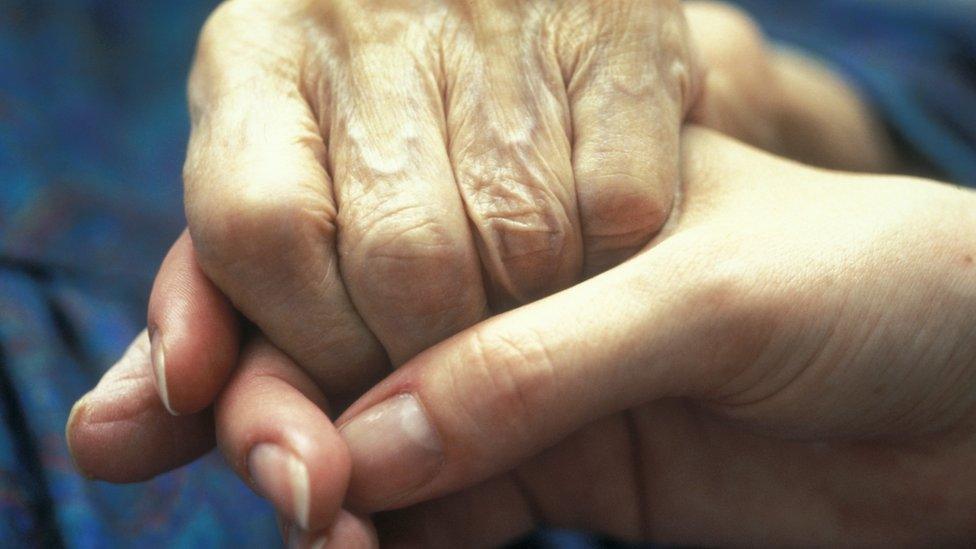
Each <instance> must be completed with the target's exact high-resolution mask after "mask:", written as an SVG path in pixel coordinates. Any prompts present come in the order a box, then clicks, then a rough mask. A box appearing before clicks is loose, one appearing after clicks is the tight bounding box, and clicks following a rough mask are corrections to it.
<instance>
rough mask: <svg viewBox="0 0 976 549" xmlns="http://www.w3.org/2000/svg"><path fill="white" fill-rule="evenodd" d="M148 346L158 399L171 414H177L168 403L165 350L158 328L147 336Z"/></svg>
mask: <svg viewBox="0 0 976 549" xmlns="http://www.w3.org/2000/svg"><path fill="white" fill-rule="evenodd" d="M149 347H150V349H151V352H150V355H151V356H152V368H153V377H154V378H155V379H156V392H158V393H159V400H162V401H163V407H165V408H166V411H167V412H169V413H170V414H172V415H174V416H175V415H178V414H177V413H176V412H175V411H173V407H172V406H170V405H169V386H168V385H166V351H165V350H164V349H163V335H162V334H161V333H160V332H159V330H154V331H153V334H152V337H151V338H149Z"/></svg>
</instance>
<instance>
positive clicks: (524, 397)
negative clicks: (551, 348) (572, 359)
mask: <svg viewBox="0 0 976 549" xmlns="http://www.w3.org/2000/svg"><path fill="white" fill-rule="evenodd" d="M468 342H469V344H468V346H467V347H466V348H465V349H464V351H463V355H464V356H463V357H462V363H463V364H464V371H463V372H458V376H459V377H462V378H464V379H468V380H470V381H469V382H470V383H472V386H471V387H470V389H471V390H470V391H465V394H469V395H472V399H471V400H470V404H471V405H472V408H471V410H472V414H478V415H479V416H482V417H481V418H480V421H483V420H484V417H483V415H484V414H486V413H487V414H488V416H489V417H488V421H489V422H490V423H491V424H494V425H496V426H500V427H502V428H503V429H504V430H505V432H507V433H511V434H512V436H515V437H522V438H524V439H528V438H529V437H530V436H531V434H530V433H528V432H527V431H526V426H527V424H528V423H529V422H526V421H525V419H526V418H529V417H533V415H535V414H537V413H539V412H540V410H541V408H542V407H543V406H545V403H546V399H547V397H548V396H549V395H550V394H551V391H552V388H553V386H554V378H555V375H556V369H555V365H554V363H553V362H552V358H551V356H550V354H549V352H548V351H547V349H546V347H545V345H544V344H543V342H542V341H541V338H539V337H538V336H537V335H536V334H535V333H534V332H532V331H528V330H523V331H522V332H519V333H518V334H517V335H516V334H502V333H498V332H491V331H489V330H486V329H476V331H474V332H473V334H472V337H471V338H470V339H469V340H468ZM475 419H479V418H475ZM476 423H477V422H476Z"/></svg>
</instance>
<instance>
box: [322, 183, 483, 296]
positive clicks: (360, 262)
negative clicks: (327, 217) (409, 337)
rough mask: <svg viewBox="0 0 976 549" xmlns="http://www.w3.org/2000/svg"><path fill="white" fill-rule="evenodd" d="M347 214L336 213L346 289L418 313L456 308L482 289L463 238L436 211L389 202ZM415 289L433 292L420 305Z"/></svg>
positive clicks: (470, 253)
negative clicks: (406, 304)
mask: <svg viewBox="0 0 976 549" xmlns="http://www.w3.org/2000/svg"><path fill="white" fill-rule="evenodd" d="M397 202H399V203H397ZM347 212H349V210H343V211H342V212H340V219H339V226H340V228H341V238H340V243H339V244H340V246H339V252H340V257H341V259H342V261H343V265H344V269H347V270H350V269H351V273H352V276H351V277H350V278H351V280H350V283H352V284H360V285H362V286H363V287H365V288H367V289H368V291H369V292H370V293H372V294H374V295H376V294H380V295H382V296H383V297H384V298H389V299H393V300H396V301H397V302H400V301H401V300H403V299H404V298H409V301H410V302H411V303H417V302H421V303H422V304H423V307H422V309H423V310H421V311H415V312H416V313H433V312H438V311H439V310H443V309H447V308H450V307H452V306H455V305H458V304H459V303H458V299H459V298H460V296H461V295H463V294H464V293H465V292H467V291H468V290H469V289H470V288H471V287H472V286H473V285H478V284H479V283H480V281H479V280H478V279H477V276H476V275H477V271H476V269H475V268H474V265H475V259H474V257H473V250H471V249H470V248H469V246H468V245H467V242H466V241H465V238H464V237H465V234H464V233H460V232H458V231H452V230H451V229H450V227H449V226H448V225H447V224H446V223H445V222H444V221H443V219H444V217H445V216H444V215H443V212H441V211H439V210H438V209H437V208H433V207H429V206H426V205H422V204H415V203H408V204H404V203H403V202H402V201H395V200H387V201H384V202H383V205H382V206H380V207H377V208H373V209H372V211H369V212H364V211H362V210H360V209H358V208H356V209H354V210H353V211H352V213H347ZM391 281H392V283H391ZM418 287H423V288H437V291H436V292H425V293H424V295H423V296H422V298H421V299H418V292H417V288H418ZM452 304H453V305H452Z"/></svg>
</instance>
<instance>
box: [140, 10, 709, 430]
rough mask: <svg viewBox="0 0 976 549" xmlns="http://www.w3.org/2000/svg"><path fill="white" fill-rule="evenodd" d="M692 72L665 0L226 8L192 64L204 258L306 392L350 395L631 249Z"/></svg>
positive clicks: (676, 16)
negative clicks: (291, 364) (311, 388)
mask: <svg viewBox="0 0 976 549" xmlns="http://www.w3.org/2000/svg"><path fill="white" fill-rule="evenodd" d="M699 80H700V74H699V69H698V66H697V65H696V60H695V58H694V56H693V54H692V52H691V49H690V46H689V37H688V32H687V27H686V23H685V20H684V17H683V14H682V10H681V5H680V3H679V2H677V1H673V0H670V1H665V0H655V1H651V2H648V1H636V0H635V1H621V2H602V1H588V0H576V1H571V2H557V1H553V0H532V1H506V2H498V1H478V0H429V1H411V2H405V1H383V2H379V1H370V0H329V1H321V0H315V1H311V0H290V1H283V2H272V3H268V2H262V1H255V0H234V1H231V2H227V3H225V4H224V5H222V6H221V7H220V8H218V10H217V11H216V12H215V13H214V15H213V16H212V17H211V19H210V20H209V22H208V23H207V24H206V26H205V28H204V30H203V32H202V35H201V38H200V43H199V48H198V53H197V58H196V62H195V65H194V68H193V71H192V75H191V78H190V105H191V114H192V119H193V131H192V136H191V139H190V146H189V152H188V158H187V162H186V167H185V177H184V179H185V185H186V212H187V219H188V222H189V229H190V233H191V234H192V236H193V242H194V245H195V247H196V250H197V253H198V256H199V260H200V264H201V265H202V267H203V270H204V272H205V273H206V274H207V275H208V276H209V277H210V278H211V279H212V280H213V281H214V282H215V283H216V285H217V286H218V287H219V288H220V289H221V290H222V291H223V292H224V293H225V294H226V295H227V296H228V297H229V298H230V299H231V301H232V302H233V304H234V306H235V307H236V308H237V309H239V310H240V311H241V312H242V313H243V314H244V315H245V316H246V317H247V318H248V319H250V320H251V321H253V322H254V323H255V324H256V325H257V326H258V327H259V328H260V329H261V331H262V332H263V333H264V334H265V335H266V336H267V337H268V338H269V339H270V340H271V341H272V342H273V343H275V344H276V345H277V346H278V347H280V348H281V349H282V350H284V351H285V352H286V353H288V354H289V356H291V357H292V358H293V359H295V360H296V361H298V362H299V363H300V364H302V365H303V366H304V367H305V368H307V369H308V370H309V372H310V373H311V374H312V377H313V378H314V379H315V380H316V382H317V383H318V384H319V385H320V386H321V387H323V388H326V389H327V390H328V391H329V392H330V393H331V394H356V393H358V392H361V391H362V390H363V389H364V388H365V387H366V386H368V384H370V383H371V382H373V381H375V380H376V379H378V378H379V377H382V375H384V374H385V373H386V372H387V371H388V368H389V366H390V363H392V364H393V365H397V364H402V363H403V362H405V361H406V360H407V359H409V358H410V357H412V356H414V355H415V354H416V353H417V352H419V351H420V350H422V349H425V348H427V347H429V346H430V345H432V344H434V343H436V342H438V341H441V340H443V339H444V338H446V337H448V336H450V335H452V334H454V333H456V332H458V331H460V330H461V329H464V328H466V327H468V326H470V325H472V324H474V323H476V322H478V321H479V320H481V319H483V318H484V317H485V316H486V313H487V311H488V310H489V308H490V307H491V306H497V307H507V306H510V305H513V304H518V303H523V302H526V301H529V300H531V299H534V298H538V297H540V296H543V295H546V294H548V293H551V292H553V291H555V290H559V289H562V288H565V287H567V286H569V285H571V284H572V283H574V282H575V281H577V280H579V279H580V278H581V277H582V276H583V275H584V273H595V272H599V271H601V270H603V269H605V268H607V267H608V266H611V265H613V264H616V263H618V262H619V261H621V260H622V259H624V258H625V257H628V256H630V255H632V254H633V253H634V252H636V251H637V250H639V249H640V248H641V247H643V246H644V245H645V244H646V243H647V242H648V241H649V240H650V239H651V238H652V237H653V236H654V235H655V234H656V233H657V232H658V231H659V230H660V228H661V226H662V224H663V223H664V221H665V220H666V219H667V217H668V214H669V212H670V209H671V204H672V200H673V195H674V190H675V188H676V185H677V181H678V179H679V178H678V141H679V128H680V126H681V123H682V119H683V118H684V116H685V114H686V113H687V111H688V110H689V109H690V107H691V105H692V103H693V101H694V100H695V98H696V94H697V90H698V89H699ZM156 328H157V327H156V326H150V332H151V336H152V337H151V339H152V347H153V353H154V356H158V358H159V361H158V364H157V368H159V369H160V372H159V374H158V375H159V379H160V380H161V382H162V383H164V384H165V383H166V382H167V373H166V364H167V360H166V358H167V357H166V356H165V354H166V353H165V350H166V349H167V339H168V337H169V334H167V333H166V332H165V331H163V330H161V329H156ZM161 392H162V393H163V396H164V397H166V396H168V395H167V393H166V391H161ZM168 404H169V406H170V408H172V409H173V410H174V411H178V412H184V413H186V412H192V411H196V410H198V409H200V408H201V407H202V405H205V404H206V402H201V401H190V402H174V401H170V402H169V403H168Z"/></svg>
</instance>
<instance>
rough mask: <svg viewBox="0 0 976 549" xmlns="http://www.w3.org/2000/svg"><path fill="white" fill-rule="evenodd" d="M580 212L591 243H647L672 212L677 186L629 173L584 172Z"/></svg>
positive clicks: (614, 245)
mask: <svg viewBox="0 0 976 549" xmlns="http://www.w3.org/2000/svg"><path fill="white" fill-rule="evenodd" d="M581 183H582V184H581V185H580V189H581V190H580V213H581V216H582V219H583V233H584V238H586V239H587V244H588V246H597V247H599V248H630V247H635V246H642V245H643V244H646V243H647V241H648V240H650V239H651V237H653V236H654V235H655V234H657V233H658V232H659V231H660V230H661V228H662V227H663V226H664V224H665V223H666V222H667V220H668V217H669V216H670V214H671V207H672V202H673V195H672V193H671V192H670V189H671V188H672V187H673V186H672V184H671V182H670V181H667V182H666V183H667V184H666V185H661V184H660V182H659V181H656V180H654V178H652V177H647V178H644V177H636V176H633V175H630V174H627V173H617V174H612V173H607V174H600V175H596V176H587V175H584V176H583V178H582V180H581Z"/></svg>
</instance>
